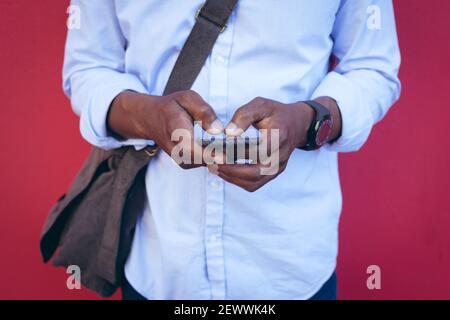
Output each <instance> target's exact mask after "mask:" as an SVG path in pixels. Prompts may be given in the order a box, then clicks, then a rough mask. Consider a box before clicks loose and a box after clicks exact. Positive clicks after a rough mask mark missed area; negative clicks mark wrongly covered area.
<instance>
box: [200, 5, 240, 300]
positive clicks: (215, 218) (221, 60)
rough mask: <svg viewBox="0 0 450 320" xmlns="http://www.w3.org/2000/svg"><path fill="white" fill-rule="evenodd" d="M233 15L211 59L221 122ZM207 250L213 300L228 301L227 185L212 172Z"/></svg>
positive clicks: (213, 100)
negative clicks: (225, 212) (224, 248)
mask: <svg viewBox="0 0 450 320" xmlns="http://www.w3.org/2000/svg"><path fill="white" fill-rule="evenodd" d="M233 20H234V14H232V16H231V17H230V19H229V21H228V27H227V28H226V29H225V31H224V32H223V33H221V34H220V35H219V38H218V40H217V41H216V43H215V45H214V49H213V51H212V53H211V59H210V85H209V100H210V101H209V102H210V104H211V105H212V106H213V107H214V108H215V110H216V113H217V116H218V117H219V119H220V120H221V121H225V120H226V119H225V118H226V108H227V103H228V96H227V95H228V64H229V58H230V54H231V45H232V40H233ZM206 179H207V188H206V213H205V231H204V232H205V247H206V269H207V274H208V279H209V283H210V286H211V298H212V299H225V298H226V286H225V262H224V253H223V237H222V228H223V218H224V182H223V180H221V179H220V178H219V177H217V176H215V175H214V174H212V173H209V172H208V174H207V177H206Z"/></svg>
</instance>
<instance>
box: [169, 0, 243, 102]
mask: <svg viewBox="0 0 450 320" xmlns="http://www.w3.org/2000/svg"><path fill="white" fill-rule="evenodd" d="M237 1H238V0H207V1H206V2H205V3H204V4H203V6H202V7H201V8H200V9H199V10H198V11H197V14H196V22H195V25H194V28H193V29H192V31H191V33H190V34H189V37H188V38H187V40H186V42H185V44H184V46H183V49H181V52H180V54H179V56H178V59H177V61H176V63H175V66H174V68H173V69H172V72H171V73H170V76H169V80H168V82H167V85H166V88H165V90H164V95H167V94H170V93H173V92H176V91H181V90H187V89H190V88H191V86H192V84H193V83H194V81H195V79H196V78H197V76H198V74H199V73H200V70H201V69H202V67H203V65H204V64H205V61H206V59H207V58H208V56H209V54H210V53H211V51H212V48H213V46H214V43H215V42H216V40H217V38H218V37H219V34H220V33H221V32H222V31H224V30H225V28H226V23H227V21H228V18H229V17H230V15H231V13H232V12H233V9H234V7H235V5H236V3H237Z"/></svg>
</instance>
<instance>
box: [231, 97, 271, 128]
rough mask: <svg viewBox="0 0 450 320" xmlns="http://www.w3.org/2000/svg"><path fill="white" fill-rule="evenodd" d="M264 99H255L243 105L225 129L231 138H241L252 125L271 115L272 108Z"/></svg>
mask: <svg viewBox="0 0 450 320" xmlns="http://www.w3.org/2000/svg"><path fill="white" fill-rule="evenodd" d="M266 101H267V100H266V99H264V98H255V99H253V100H252V101H250V102H249V103H247V104H245V105H243V106H242V107H240V108H239V109H237V110H236V112H235V113H234V115H233V118H232V119H231V121H230V123H228V125H227V126H226V128H225V132H226V134H227V135H229V136H239V135H241V134H242V133H243V132H244V131H245V130H247V129H248V128H249V127H250V126H251V125H252V124H254V123H257V122H259V121H261V120H263V119H264V118H266V117H268V116H269V115H270V108H269V106H268V104H267V103H266Z"/></svg>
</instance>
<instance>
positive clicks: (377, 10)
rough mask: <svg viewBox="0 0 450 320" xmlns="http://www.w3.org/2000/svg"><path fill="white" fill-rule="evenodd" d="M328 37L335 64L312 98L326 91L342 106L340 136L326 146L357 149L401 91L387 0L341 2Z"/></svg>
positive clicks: (338, 149)
mask: <svg viewBox="0 0 450 320" xmlns="http://www.w3.org/2000/svg"><path fill="white" fill-rule="evenodd" d="M331 36H332V38H333V40H334V47H333V54H334V55H335V56H336V58H337V59H338V64H337V66H336V68H335V69H334V70H333V71H331V72H330V73H328V75H327V76H326V77H325V78H324V80H323V81H322V82H321V83H320V84H319V86H318V87H317V88H316V90H315V92H314V93H313V97H312V98H313V99H314V98H317V97H320V96H329V97H331V98H333V99H335V100H336V101H337V103H338V105H339V108H340V110H341V115H342V136H341V137H340V138H339V139H338V140H337V141H336V142H335V143H333V144H328V145H326V146H325V148H327V149H328V150H330V151H337V152H350V151H356V150H358V149H360V148H361V147H362V145H363V144H364V143H365V141H366V140H367V138H368V136H369V134H370V131H371V129H372V127H373V126H374V125H375V124H376V123H377V122H378V121H380V120H381V119H382V118H383V117H384V115H385V114H386V113H387V111H388V110H389V108H390V107H391V105H392V104H393V103H394V102H395V101H396V100H397V99H398V98H399V96H400V88H401V86H400V81H399V79H398V70H399V67H400V51H399V47H398V40H397V32H396V26H395V17H394V9H393V5H392V1H391V0H357V1H354V0H343V1H341V5H340V8H339V10H338V12H337V14H336V20H335V24H334V28H333V32H332V35H331Z"/></svg>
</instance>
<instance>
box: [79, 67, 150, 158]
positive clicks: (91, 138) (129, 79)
mask: <svg viewBox="0 0 450 320" xmlns="http://www.w3.org/2000/svg"><path fill="white" fill-rule="evenodd" d="M126 90H132V91H136V92H139V93H144V94H145V93H147V90H146V89H145V87H144V85H143V84H142V83H141V82H140V81H139V79H138V78H136V77H135V76H133V75H130V74H121V75H120V77H119V78H116V79H114V82H112V83H107V84H104V85H100V86H99V87H97V88H96V90H95V93H94V94H93V96H92V97H91V98H90V99H89V103H88V104H87V106H85V108H84V109H83V110H82V112H81V117H80V131H81V135H82V136H83V138H85V139H86V140H87V141H88V142H89V143H91V144H93V145H95V146H97V147H100V148H102V149H115V148H120V147H123V146H130V145H132V146H135V148H136V149H137V150H140V149H143V148H145V147H146V146H148V145H154V144H155V142H154V141H152V140H144V139H126V140H118V139H115V138H113V137H111V136H110V135H109V134H108V130H107V125H106V121H107V119H106V117H107V114H108V110H109V107H110V105H111V103H112V102H113V100H114V98H115V97H116V96H117V95H119V94H120V93H121V92H123V91H126Z"/></svg>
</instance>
